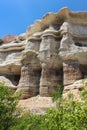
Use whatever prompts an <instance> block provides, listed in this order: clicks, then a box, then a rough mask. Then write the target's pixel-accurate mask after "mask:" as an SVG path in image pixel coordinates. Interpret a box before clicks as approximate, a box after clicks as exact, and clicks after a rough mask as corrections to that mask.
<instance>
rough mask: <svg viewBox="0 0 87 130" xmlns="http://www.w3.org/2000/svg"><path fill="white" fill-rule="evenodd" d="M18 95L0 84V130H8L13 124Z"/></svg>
mask: <svg viewBox="0 0 87 130" xmlns="http://www.w3.org/2000/svg"><path fill="white" fill-rule="evenodd" d="M18 97H19V95H17V94H15V95H14V94H13V92H12V91H11V90H10V89H9V88H8V87H7V86H5V85H4V83H0V130H8V129H9V127H10V126H11V125H13V123H14V119H15V116H16V114H17V108H16V106H17V104H18Z"/></svg>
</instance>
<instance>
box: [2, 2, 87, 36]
mask: <svg viewBox="0 0 87 130" xmlns="http://www.w3.org/2000/svg"><path fill="white" fill-rule="evenodd" d="M63 7H68V8H69V9H70V10H72V11H87V0H0V38H1V37H3V36H4V35H7V34H15V35H19V34H21V33H24V32H25V31H26V29H27V27H28V26H29V25H31V24H33V23H34V21H35V20H37V19H41V18H42V17H43V15H44V14H46V13H48V12H58V10H60V9H61V8H63Z"/></svg>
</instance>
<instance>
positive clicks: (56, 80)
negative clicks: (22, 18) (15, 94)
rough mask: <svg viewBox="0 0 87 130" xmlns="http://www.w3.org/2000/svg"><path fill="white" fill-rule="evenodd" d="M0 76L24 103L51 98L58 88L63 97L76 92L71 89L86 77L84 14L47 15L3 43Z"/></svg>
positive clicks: (86, 17)
mask: <svg viewBox="0 0 87 130" xmlns="http://www.w3.org/2000/svg"><path fill="white" fill-rule="evenodd" d="M0 75H1V76H3V77H5V78H7V79H9V80H10V82H12V84H14V86H15V87H16V89H17V90H16V91H22V96H21V98H23V99H25V98H29V97H32V96H36V95H40V96H44V97H46V96H52V94H53V92H54V91H56V89H57V86H59V85H61V87H62V88H63V89H64V93H67V91H70V90H72V89H73V90H75V89H77V90H79V89H78V87H77V88H75V87H72V86H73V84H74V82H77V81H78V80H80V79H83V78H84V77H85V76H86V75H87V12H75V13H74V12H71V11H70V10H69V9H67V8H64V9H62V10H60V11H59V12H58V13H56V14H54V13H49V14H47V15H45V16H44V17H43V19H42V20H41V21H36V22H35V23H34V25H32V26H30V27H29V28H28V29H27V31H26V33H25V34H22V35H20V36H18V37H16V40H14V41H11V42H10V43H2V44H1V46H0ZM5 78H4V79H5ZM68 86H69V87H68ZM70 86H71V87H70ZM66 88H69V89H66ZM66 90H67V91H66Z"/></svg>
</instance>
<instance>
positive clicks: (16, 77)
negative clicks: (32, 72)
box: [5, 74, 20, 86]
mask: <svg viewBox="0 0 87 130" xmlns="http://www.w3.org/2000/svg"><path fill="white" fill-rule="evenodd" d="M5 77H6V78H8V79H9V80H10V81H11V82H12V84H13V85H15V86H17V85H18V84H19V80H20V74H18V75H5Z"/></svg>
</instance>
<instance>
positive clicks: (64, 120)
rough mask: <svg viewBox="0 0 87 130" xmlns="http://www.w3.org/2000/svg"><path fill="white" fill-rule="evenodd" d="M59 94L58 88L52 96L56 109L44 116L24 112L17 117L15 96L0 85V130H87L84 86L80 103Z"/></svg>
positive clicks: (86, 105) (70, 95)
mask: <svg viewBox="0 0 87 130" xmlns="http://www.w3.org/2000/svg"><path fill="white" fill-rule="evenodd" d="M59 90H60V91H59ZM60 93H61V89H60V88H58V91H57V92H56V93H55V94H53V95H54V97H53V100H54V101H56V108H51V109H48V110H47V112H46V113H45V114H44V115H35V114H31V113H29V112H25V113H24V114H22V115H20V116H17V115H15V113H17V108H16V105H17V102H18V100H17V96H16V97H15V96H14V94H13V93H11V92H10V90H9V89H8V88H6V87H5V86H4V85H3V84H0V130H87V88H86V85H85V86H84V89H83V90H82V91H81V100H80V101H76V100H74V96H73V94H71V93H70V94H69V95H68V96H67V98H66V99H64V98H62V96H61V94H60ZM7 95H8V96H7ZM7 124H8V125H7ZM6 126H7V128H6Z"/></svg>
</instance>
